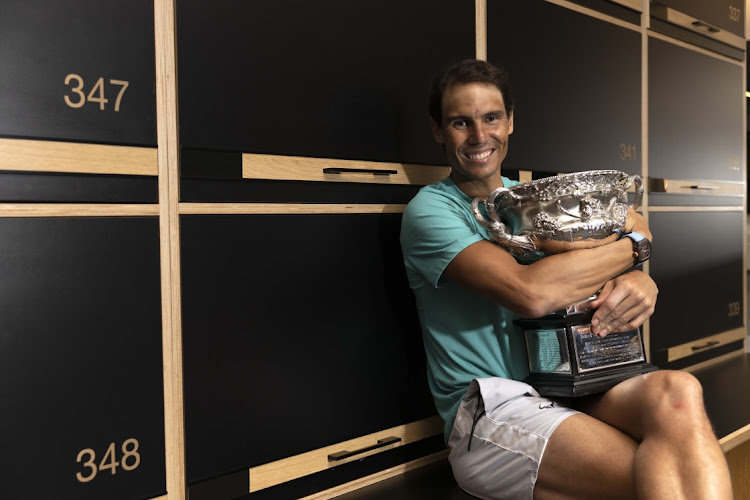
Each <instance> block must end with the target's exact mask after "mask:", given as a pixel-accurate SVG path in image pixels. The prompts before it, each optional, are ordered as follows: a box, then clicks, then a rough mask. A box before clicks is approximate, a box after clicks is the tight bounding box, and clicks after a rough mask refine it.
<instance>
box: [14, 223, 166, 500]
mask: <svg viewBox="0 0 750 500" xmlns="http://www.w3.org/2000/svg"><path fill="white" fill-rule="evenodd" d="M158 236H159V231H158V222H157V220H156V218H154V217H144V218H113V219H110V218H78V217H76V218H67V217H66V218H4V219H0V270H1V274H2V276H3V278H2V280H0V297H1V298H2V300H0V308H1V309H0V406H1V407H2V408H3V411H2V414H0V426H1V427H2V428H3V429H4V431H3V437H2V438H0V443H2V450H3V451H2V453H1V454H0V478H1V479H2V486H0V496H2V497H3V498H12V499H17V498H76V499H92V500H94V499H96V500H98V499H102V498H107V499H113V500H114V499H136V498H152V497H156V496H159V495H161V494H164V493H165V491H166V484H165V465H164V407H163V383H162V356H161V352H162V351H161V300H160V285H159V246H158V245H159V240H158Z"/></svg>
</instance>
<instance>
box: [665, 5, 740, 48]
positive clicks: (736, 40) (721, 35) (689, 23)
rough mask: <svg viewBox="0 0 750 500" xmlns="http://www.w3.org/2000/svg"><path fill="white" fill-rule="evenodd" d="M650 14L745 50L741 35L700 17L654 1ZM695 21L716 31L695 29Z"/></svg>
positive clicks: (692, 31)
mask: <svg viewBox="0 0 750 500" xmlns="http://www.w3.org/2000/svg"><path fill="white" fill-rule="evenodd" d="M651 14H652V15H653V16H654V17H656V18H657V19H661V20H662V21H664V22H667V23H669V24H673V25H675V26H679V27H680V28H683V29H686V30H688V31H690V32H691V33H695V34H698V35H701V36H705V37H707V38H710V39H713V40H716V41H717V42H721V43H724V44H726V45H729V46H730V47H734V48H735V49H740V50H742V51H744V50H745V40H744V39H743V38H742V37H741V36H739V35H735V34H734V33H731V32H729V31H726V30H722V29H718V28H716V26H709V25H707V24H706V23H705V22H703V21H702V20H700V19H697V18H695V17H692V16H689V15H687V14H685V13H684V12H680V11H679V10H676V9H672V8H670V7H667V6H666V5H662V4H659V3H654V4H653V5H652V6H651ZM695 23H699V24H700V25H702V26H703V27H704V28H712V29H714V30H716V32H715V33H713V32H711V31H708V29H706V30H701V31H699V30H697V29H695V27H694V26H695Z"/></svg>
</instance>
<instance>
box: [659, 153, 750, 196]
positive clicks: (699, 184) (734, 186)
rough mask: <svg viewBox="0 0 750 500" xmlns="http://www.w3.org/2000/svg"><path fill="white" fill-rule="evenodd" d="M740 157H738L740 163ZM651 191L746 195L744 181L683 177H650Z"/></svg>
mask: <svg viewBox="0 0 750 500" xmlns="http://www.w3.org/2000/svg"><path fill="white" fill-rule="evenodd" d="M739 161H740V159H739V158H737V162H738V163H739ZM648 192H649V193H666V194H686V195H690V196H736V197H741V196H745V185H744V184H743V183H742V182H717V181H696V180H683V179H659V178H655V177H650V178H649V179H648Z"/></svg>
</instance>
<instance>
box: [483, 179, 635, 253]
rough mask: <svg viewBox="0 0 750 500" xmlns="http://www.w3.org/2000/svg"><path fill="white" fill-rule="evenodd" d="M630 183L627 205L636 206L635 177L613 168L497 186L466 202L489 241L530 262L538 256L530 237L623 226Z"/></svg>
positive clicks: (574, 235)
mask: <svg viewBox="0 0 750 500" xmlns="http://www.w3.org/2000/svg"><path fill="white" fill-rule="evenodd" d="M632 186H634V188H635V199H634V201H633V208H638V207H639V206H640V204H641V199H642V197H643V182H642V180H641V178H640V177H639V176H637V175H628V174H626V173H624V172H620V171H618V170H590V171H586V172H577V173H572V174H563V175H559V176H556V177H548V178H544V179H538V180H535V181H530V182H525V183H523V184H518V185H517V186H513V187H511V188H505V187H500V188H497V189H495V190H494V191H492V192H491V193H490V194H489V196H488V197H487V199H486V200H484V199H482V198H474V200H473V201H472V204H471V208H472V211H473V212H474V217H475V218H476V220H477V222H479V224H481V225H482V226H484V227H486V228H487V229H488V230H489V233H490V236H491V237H492V239H493V240H494V241H495V242H497V243H498V244H499V245H501V246H502V247H504V248H506V249H507V250H508V251H509V252H510V253H511V254H512V255H514V256H515V257H516V258H518V259H519V260H521V261H525V262H531V261H534V260H537V259H539V258H540V257H543V256H544V255H543V254H542V253H541V252H539V251H537V249H536V246H535V245H534V239H537V240H540V241H544V240H548V239H553V240H561V241H576V240H580V239H591V238H593V239H602V238H605V237H607V236H609V235H610V234H612V232H613V231H615V230H619V229H623V228H624V227H625V219H626V217H627V212H628V193H627V190H628V189H629V188H630V187H632ZM480 205H484V207H485V209H486V212H487V215H488V216H489V220H487V218H486V217H485V216H484V214H483V213H482V210H481V209H480Z"/></svg>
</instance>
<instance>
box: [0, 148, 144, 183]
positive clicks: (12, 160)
mask: <svg viewBox="0 0 750 500" xmlns="http://www.w3.org/2000/svg"><path fill="white" fill-rule="evenodd" d="M156 154H157V151H156V148H145V147H135V146H114V145H106V144H84V143H74V142H54V141H37V140H27V139H0V170H15V171H22V172H26V171H29V172H61V173H74V174H121V175H148V176H156V175H157V165H156V164H157V161H156Z"/></svg>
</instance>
